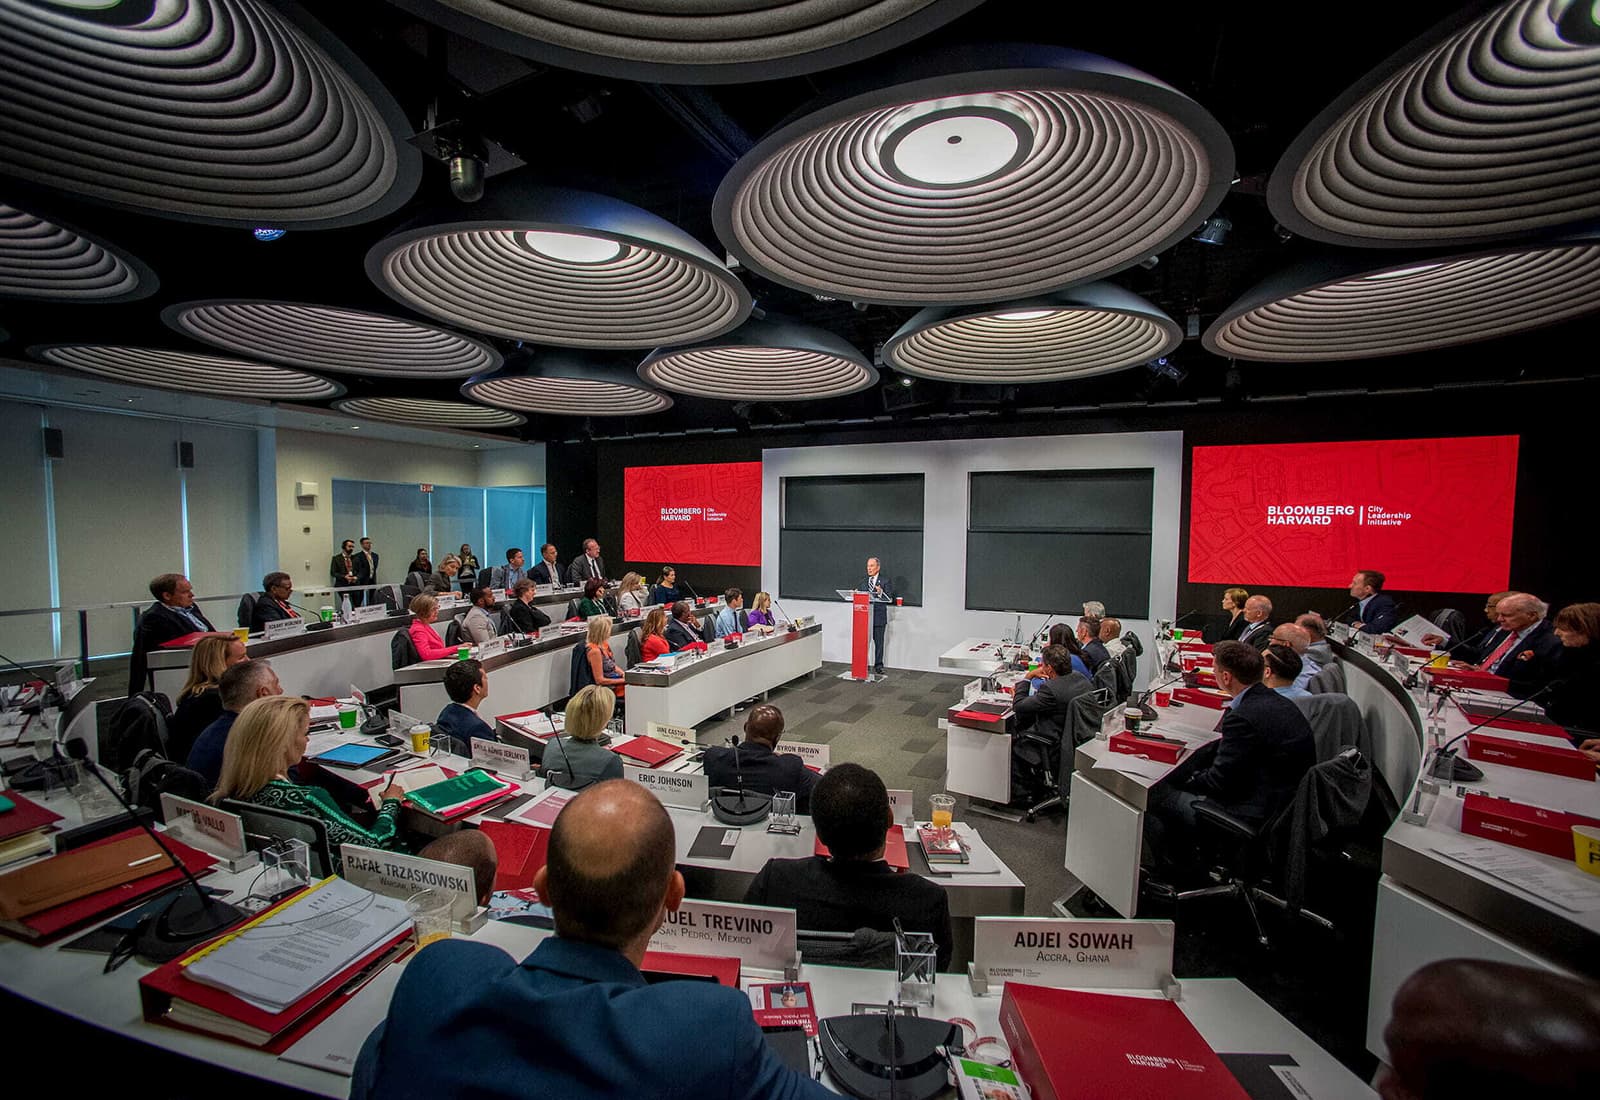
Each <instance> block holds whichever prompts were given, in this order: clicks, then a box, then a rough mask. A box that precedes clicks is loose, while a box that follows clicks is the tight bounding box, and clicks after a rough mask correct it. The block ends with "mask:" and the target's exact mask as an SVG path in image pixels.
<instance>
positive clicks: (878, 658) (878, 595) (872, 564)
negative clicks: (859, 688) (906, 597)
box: [856, 558, 894, 676]
mask: <svg viewBox="0 0 1600 1100" xmlns="http://www.w3.org/2000/svg"><path fill="white" fill-rule="evenodd" d="M882 568H883V567H882V566H881V565H880V564H879V563H878V559H877V558H868V559H867V579H866V580H865V581H863V582H862V583H861V584H858V585H856V591H857V592H870V593H872V653H873V658H874V660H873V662H872V671H873V672H876V673H877V674H878V675H880V676H881V675H883V632H884V630H885V629H886V628H887V627H888V625H889V603H890V601H892V600H893V599H894V593H893V592H891V591H890V590H889V578H888V577H885V576H884V575H883V574H882V573H881V572H880V570H881V569H882Z"/></svg>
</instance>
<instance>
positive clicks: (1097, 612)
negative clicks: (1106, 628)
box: [1083, 600, 1106, 622]
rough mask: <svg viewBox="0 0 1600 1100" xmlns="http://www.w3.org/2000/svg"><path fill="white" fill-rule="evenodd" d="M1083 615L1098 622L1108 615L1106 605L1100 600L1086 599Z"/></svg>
mask: <svg viewBox="0 0 1600 1100" xmlns="http://www.w3.org/2000/svg"><path fill="white" fill-rule="evenodd" d="M1083 617H1084V618H1085V619H1094V620H1095V621H1096V622H1100V621H1102V620H1104V619H1105V617H1106V605H1105V604H1103V603H1101V602H1100V601H1099V600H1084V601H1083Z"/></svg>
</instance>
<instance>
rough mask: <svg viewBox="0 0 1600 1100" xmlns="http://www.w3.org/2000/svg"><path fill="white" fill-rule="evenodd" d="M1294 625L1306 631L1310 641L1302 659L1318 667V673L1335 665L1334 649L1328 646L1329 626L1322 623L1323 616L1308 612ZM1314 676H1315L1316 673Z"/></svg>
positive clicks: (1296, 620)
mask: <svg viewBox="0 0 1600 1100" xmlns="http://www.w3.org/2000/svg"><path fill="white" fill-rule="evenodd" d="M1294 625H1295V626H1298V627H1299V628H1300V629H1301V630H1304V631H1305V632H1306V637H1307V638H1308V639H1309V641H1308V642H1307V644H1306V651H1305V652H1304V653H1302V654H1301V655H1300V659H1301V660H1302V661H1307V662H1309V663H1311V664H1314V665H1316V666H1317V672H1320V671H1322V670H1323V669H1325V668H1327V667H1328V666H1329V665H1331V664H1333V647H1332V646H1330V645H1329V644H1328V624H1327V623H1325V622H1323V621H1322V616H1321V615H1318V614H1317V613H1316V612H1315V611H1307V612H1306V613H1305V614H1304V615H1301V616H1300V617H1299V618H1297V619H1295V621H1294ZM1312 675H1313V676H1315V675H1316V672H1313V673H1312Z"/></svg>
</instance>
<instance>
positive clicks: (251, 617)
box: [236, 592, 261, 630]
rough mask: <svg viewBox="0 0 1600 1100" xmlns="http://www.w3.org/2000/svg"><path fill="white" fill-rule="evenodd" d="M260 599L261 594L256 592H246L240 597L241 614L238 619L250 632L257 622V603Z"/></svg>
mask: <svg viewBox="0 0 1600 1100" xmlns="http://www.w3.org/2000/svg"><path fill="white" fill-rule="evenodd" d="M260 598H261V596H260V594H258V593H255V592H246V593H245V594H244V595H242V596H240V597H239V613H238V615H237V616H236V618H237V620H238V623H239V625H240V626H242V627H244V628H245V629H246V630H249V629H250V624H251V623H252V622H254V621H255V617H256V601H257V600H258V599H260Z"/></svg>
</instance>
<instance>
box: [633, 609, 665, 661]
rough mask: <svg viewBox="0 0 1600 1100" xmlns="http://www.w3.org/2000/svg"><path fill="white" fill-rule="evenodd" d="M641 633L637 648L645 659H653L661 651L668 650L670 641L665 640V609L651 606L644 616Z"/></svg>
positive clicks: (661, 652) (660, 653) (659, 654)
mask: <svg viewBox="0 0 1600 1100" xmlns="http://www.w3.org/2000/svg"><path fill="white" fill-rule="evenodd" d="M641 633H642V634H643V635H644V638H643V639H642V640H641V641H640V642H639V649H640V651H641V652H642V653H643V655H644V659H645V660H646V661H653V660H655V659H656V658H657V657H659V656H661V655H662V654H663V653H667V652H670V651H671V649H672V643H671V642H669V641H667V609H666V608H664V607H652V608H651V609H650V611H649V613H648V614H646V615H645V617H644V626H643V628H642V629H641Z"/></svg>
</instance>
